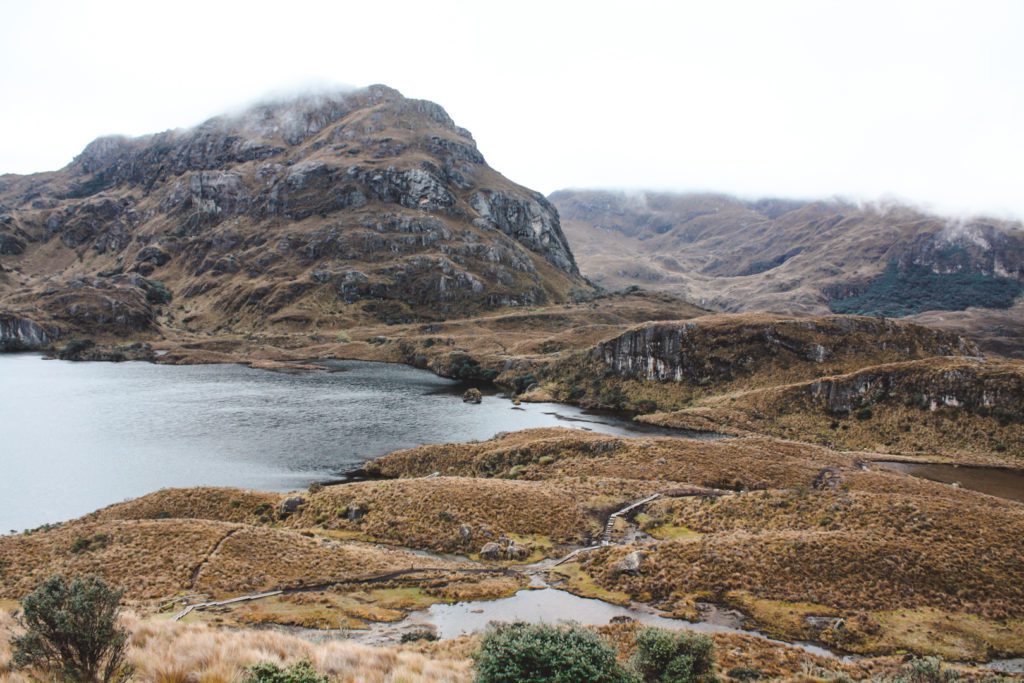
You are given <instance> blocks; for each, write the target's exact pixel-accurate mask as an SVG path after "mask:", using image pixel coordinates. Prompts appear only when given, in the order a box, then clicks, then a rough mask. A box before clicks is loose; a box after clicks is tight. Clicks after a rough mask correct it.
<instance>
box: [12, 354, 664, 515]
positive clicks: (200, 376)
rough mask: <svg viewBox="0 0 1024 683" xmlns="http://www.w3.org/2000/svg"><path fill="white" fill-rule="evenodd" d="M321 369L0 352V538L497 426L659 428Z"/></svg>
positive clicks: (374, 372)
mask: <svg viewBox="0 0 1024 683" xmlns="http://www.w3.org/2000/svg"><path fill="white" fill-rule="evenodd" d="M324 366H325V370H324V371H321V372H302V373H282V372H269V371H265V370H254V369H251V368H247V367H244V366H241V365H190V366H172V365H155V364H152V363H141V362H131V363H72V362H65V361H57V360H44V359H43V358H42V357H41V356H39V355H35V354H6V355H4V354H0V429H2V436H0V500H2V501H3V506H2V507H0V533H7V531H8V530H19V531H20V530H22V529H26V528H33V527H36V526H39V525H40V524H43V523H48V522H56V521H62V520H67V519H70V518H73V517H77V516H80V515H82V514H85V513H87V512H91V511H92V510H95V509H97V508H100V507H103V506H105V505H109V504H111V503H115V502H118V501H121V500H124V499H126V498H131V497H135V496H139V495H142V494H145V493H148V492H150V491H154V490H156V489H159V488H164V487H173V486H200V485H206V486H238V487H244V488H255V489H262V490H271V491H285V490H290V489H294V488H304V487H306V486H308V485H309V484H310V483H312V482H314V481H322V480H328V479H331V478H335V477H337V476H338V475H339V474H341V473H343V472H345V471H347V470H351V469H353V468H356V467H358V466H359V465H361V464H362V463H363V462H365V461H366V460H369V459H372V458H375V457H377V456H380V455H383V454H385V453H388V452H390V451H393V450H396V449H399V448H409V447H412V446H418V445H422V444H427V443H440V442H449V441H469V440H473V439H488V438H490V437H492V436H494V435H495V434H497V433H498V432H502V431H512V430H516V429H526V428H530V427H551V426H563V427H574V428H583V429H591V430H594V431H600V432H605V433H610V434H620V435H625V434H633V435H636V434H638V433H666V432H664V430H654V431H653V432H652V430H651V428H645V427H644V426H643V425H638V424H634V423H631V422H630V421H629V420H628V419H625V418H623V417H619V416H614V415H603V414H601V415H595V414H590V413H587V412H585V411H582V410H580V409H579V408H574V407H571V406H565V405H560V404H550V403H534V404H525V403H524V404H523V405H522V406H520V407H514V406H513V405H512V402H511V401H509V400H507V399H505V398H502V397H500V396H497V395H494V394H493V393H491V394H490V395H486V396H485V397H484V400H483V403H481V404H480V405H468V404H464V403H463V402H462V400H461V395H462V392H463V391H464V390H465V388H466V385H464V384H462V383H460V382H456V381H452V380H447V379H444V378H441V377H437V376H436V375H434V374H432V373H430V372H427V371H424V370H417V369H415V368H411V367H407V366H402V365H390V364H385V363H366V362H360V361H329V362H326V363H324ZM674 433H675V434H677V435H678V434H679V432H674Z"/></svg>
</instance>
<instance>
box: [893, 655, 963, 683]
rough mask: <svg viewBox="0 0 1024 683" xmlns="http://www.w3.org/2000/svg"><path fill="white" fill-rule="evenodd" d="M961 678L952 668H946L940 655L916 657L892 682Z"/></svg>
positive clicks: (943, 681) (935, 682) (922, 682)
mask: <svg viewBox="0 0 1024 683" xmlns="http://www.w3.org/2000/svg"><path fill="white" fill-rule="evenodd" d="M957 680H960V675H959V674H958V673H957V672H956V671H953V670H952V669H945V668H943V666H942V660H941V659H939V658H938V657H923V658H921V659H914V660H912V661H911V662H910V663H909V664H907V665H906V666H905V667H903V670H902V671H901V672H900V673H899V675H897V676H896V677H895V678H893V679H892V683H949V682H950V681H957Z"/></svg>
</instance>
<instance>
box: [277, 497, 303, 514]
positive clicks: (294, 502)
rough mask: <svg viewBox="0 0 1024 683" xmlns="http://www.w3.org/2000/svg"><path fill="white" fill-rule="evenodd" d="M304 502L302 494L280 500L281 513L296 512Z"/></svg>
mask: <svg viewBox="0 0 1024 683" xmlns="http://www.w3.org/2000/svg"><path fill="white" fill-rule="evenodd" d="M305 504H306V499H305V498H303V497H302V496H291V497H289V498H285V499H284V500H282V501H281V505H280V512H281V514H282V515H290V514H292V513H295V512H298V511H299V508H300V507H302V506H303V505H305Z"/></svg>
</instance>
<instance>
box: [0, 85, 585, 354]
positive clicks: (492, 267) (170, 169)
mask: <svg viewBox="0 0 1024 683" xmlns="http://www.w3.org/2000/svg"><path fill="white" fill-rule="evenodd" d="M587 289H589V286H588V285H587V283H586V282H585V281H584V280H583V279H582V278H581V277H580V275H579V271H578V269H577V267H576V264H575V262H574V260H573V256H572V253H571V252H570V251H569V247H568V244H567V242H566V240H565V237H564V235H563V234H562V231H561V228H560V227H559V222H558V214H557V212H556V211H555V210H554V208H553V207H552V206H551V205H550V204H549V203H548V201H547V200H546V199H545V198H544V197H543V196H542V195H540V194H538V193H536V192H533V191H531V190H528V189H526V188H524V187H522V186H520V185H517V184H515V183H513V182H511V181H509V180H508V179H506V178H504V177H503V176H502V175H500V174H499V173H497V172H496V171H494V170H493V169H491V168H490V167H489V166H488V165H487V163H486V161H485V160H484V157H483V155H481V153H480V152H479V151H478V150H477V148H476V144H475V142H474V141H473V138H472V136H471V135H470V133H469V132H468V131H466V130H465V129H463V128H459V127H457V126H456V125H455V124H454V123H453V122H452V120H451V118H450V117H449V116H448V114H447V113H446V112H445V111H444V109H442V108H441V107H440V106H438V105H436V104H434V103H432V102H427V101H422V100H411V99H407V98H405V97H403V96H402V95H401V94H400V93H398V92H397V91H395V90H392V89H390V88H387V87H384V86H379V85H378V86H371V87H369V88H366V89H363V90H356V91H352V92H340V93H331V94H324V95H316V96H305V97H300V98H297V99H293V100H290V101H283V102H271V103H267V104H262V105H259V106H254V107H252V108H250V109H248V110H247V111H244V112H242V113H240V114H237V115H231V116H220V117H216V118H213V119H210V120H209V121H207V122H205V123H203V124H201V125H199V126H197V127H195V128H191V129H187V130H171V131H167V132H163V133H159V134H155V135H147V136H143V137H139V138H127V137H105V138H100V139H98V140H96V141H94V142H92V143H91V144H90V145H89V146H88V147H86V149H85V150H84V151H83V152H82V153H81V154H80V155H79V156H78V157H77V158H75V160H74V161H73V162H72V163H71V164H69V165H68V166H67V167H65V168H63V169H61V170H59V171H54V172H48V173H38V174H34V175H28V176H18V175H3V176H0V321H3V324H2V325H0V332H2V333H3V335H6V339H0V348H2V347H3V346H4V345H5V344H6V345H7V346H8V347H17V346H18V345H19V344H20V345H23V346H32V345H33V343H34V342H33V339H35V337H39V336H41V337H42V338H44V339H49V338H52V337H54V336H60V335H65V336H66V335H69V334H86V335H108V336H129V335H131V336H139V335H140V334H141V335H145V334H146V333H152V334H154V335H159V334H160V333H161V332H168V331H177V332H180V333H181V334H190V333H195V332H199V333H207V332H213V333H223V332H229V331H236V332H246V331H253V330H267V329H284V330H292V331H301V330H308V329H315V328H317V327H320V326H323V327H325V328H328V329H339V328H344V327H347V326H349V325H351V324H355V323H360V322H365V323H374V322H391V323H393V322H411V321H417V320H431V319H439V318H445V317H451V316H456V315H467V314H474V313H478V312H480V311H484V310H491V309H496V308H500V307H505V306H517V305H534V304H544V303H555V302H560V301H567V300H569V299H570V298H571V296H572V293H573V291H574V290H587ZM12 330H14V331H15V332H12ZM15 333H17V334H18V337H17V338H15V337H14V336H12V335H14V334H15ZM26 340H27V341H26ZM36 341H38V340H36ZM36 345H38V344H36Z"/></svg>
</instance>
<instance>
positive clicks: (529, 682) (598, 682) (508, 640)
mask: <svg viewBox="0 0 1024 683" xmlns="http://www.w3.org/2000/svg"><path fill="white" fill-rule="evenodd" d="M473 659H474V660H475V662H476V672H477V674H476V683H581V682H582V681H586V682H587V683H632V682H633V681H635V680H636V679H635V678H634V677H633V676H632V675H631V674H630V673H629V672H628V671H627V670H626V669H625V668H623V667H622V666H620V665H619V663H618V662H617V661H616V659H615V650H614V649H612V647H611V646H609V645H608V644H607V643H606V642H605V641H604V640H602V639H601V638H600V637H599V636H598V635H597V634H596V633H594V632H592V631H588V630H587V629H585V628H583V627H581V626H549V625H547V624H524V623H514V624H500V625H497V626H492V627H490V628H489V629H488V630H487V631H486V632H485V633H484V636H483V639H482V640H481V642H480V649H479V650H477V651H476V653H474V655H473Z"/></svg>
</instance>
